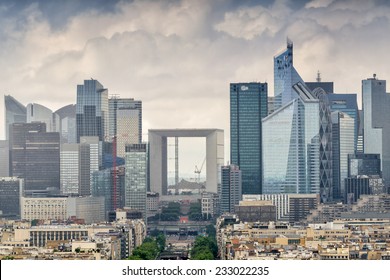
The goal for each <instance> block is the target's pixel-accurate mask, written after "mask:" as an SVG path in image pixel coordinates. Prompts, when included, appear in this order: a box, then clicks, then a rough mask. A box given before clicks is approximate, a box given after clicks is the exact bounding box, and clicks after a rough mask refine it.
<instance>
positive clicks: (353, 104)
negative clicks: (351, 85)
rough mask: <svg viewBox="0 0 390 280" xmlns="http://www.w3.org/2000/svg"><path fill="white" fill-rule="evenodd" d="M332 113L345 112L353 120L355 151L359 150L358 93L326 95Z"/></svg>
mask: <svg viewBox="0 0 390 280" xmlns="http://www.w3.org/2000/svg"><path fill="white" fill-rule="evenodd" d="M326 96H327V97H328V99H329V105H330V109H331V111H332V112H336V111H338V112H343V113H345V114H348V116H350V117H351V118H352V119H353V122H354V124H353V126H354V132H353V133H354V144H353V145H354V150H355V151H356V150H357V142H358V134H359V122H360V117H359V109H358V106H357V97H356V96H357V95H356V93H330V94H327V95H326Z"/></svg>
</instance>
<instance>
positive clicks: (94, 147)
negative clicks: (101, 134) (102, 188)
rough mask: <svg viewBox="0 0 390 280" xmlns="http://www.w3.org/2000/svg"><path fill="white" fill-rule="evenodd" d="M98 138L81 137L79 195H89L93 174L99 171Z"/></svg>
mask: <svg viewBox="0 0 390 280" xmlns="http://www.w3.org/2000/svg"><path fill="white" fill-rule="evenodd" d="M99 149H100V148H99V138H98V137H97V136H95V137H91V136H90V137H81V138H80V153H79V195H81V196H84V195H91V188H92V181H93V179H92V177H93V173H94V172H95V171H97V170H99V154H100V153H99Z"/></svg>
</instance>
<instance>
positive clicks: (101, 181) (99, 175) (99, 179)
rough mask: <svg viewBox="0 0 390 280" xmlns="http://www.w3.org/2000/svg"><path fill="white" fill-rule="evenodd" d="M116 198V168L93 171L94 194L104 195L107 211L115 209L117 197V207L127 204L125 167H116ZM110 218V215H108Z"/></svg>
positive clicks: (97, 195)
mask: <svg viewBox="0 0 390 280" xmlns="http://www.w3.org/2000/svg"><path fill="white" fill-rule="evenodd" d="M116 170H117V172H116V176H117V179H116V198H114V183H113V181H114V180H113V176H114V169H113V168H109V169H104V170H100V171H95V172H94V173H93V183H92V196H94V197H104V205H105V213H106V215H107V213H108V212H109V211H115V210H116V209H115V208H114V199H116V208H123V207H124V206H125V167H124V166H118V167H116ZM106 218H108V216H106Z"/></svg>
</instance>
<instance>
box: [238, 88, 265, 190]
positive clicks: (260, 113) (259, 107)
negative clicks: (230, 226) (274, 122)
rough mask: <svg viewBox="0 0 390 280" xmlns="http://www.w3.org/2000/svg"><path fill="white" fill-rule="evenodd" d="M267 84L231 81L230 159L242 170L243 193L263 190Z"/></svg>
mask: <svg viewBox="0 0 390 280" xmlns="http://www.w3.org/2000/svg"><path fill="white" fill-rule="evenodd" d="M267 95H268V88H267V83H232V84H230V161H231V163H232V164H234V165H238V166H239V168H240V170H241V172H242V193H243V194H261V193H262V180H261V178H262V144H261V139H262V123H261V120H262V118H264V117H266V116H267V114H268V107H267V98H268V97H267Z"/></svg>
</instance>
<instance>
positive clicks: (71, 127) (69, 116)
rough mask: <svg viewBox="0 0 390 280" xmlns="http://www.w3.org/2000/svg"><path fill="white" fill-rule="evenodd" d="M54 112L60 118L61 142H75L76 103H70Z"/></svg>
mask: <svg viewBox="0 0 390 280" xmlns="http://www.w3.org/2000/svg"><path fill="white" fill-rule="evenodd" d="M55 114H57V115H58V116H59V119H60V134H61V144H64V143H68V144H74V143H77V139H76V105H75V104H70V105H66V106H64V107H62V108H60V109H58V110H57V111H56V112H55Z"/></svg>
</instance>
